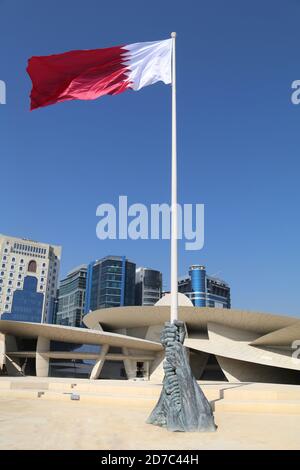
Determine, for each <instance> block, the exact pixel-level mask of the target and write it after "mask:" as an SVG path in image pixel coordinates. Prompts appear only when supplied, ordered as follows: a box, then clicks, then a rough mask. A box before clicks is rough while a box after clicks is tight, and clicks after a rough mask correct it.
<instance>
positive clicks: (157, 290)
mask: <svg viewBox="0 0 300 470" xmlns="http://www.w3.org/2000/svg"><path fill="white" fill-rule="evenodd" d="M161 294H162V274H161V272H160V271H156V270H155V269H150V268H138V269H137V270H136V274H135V305H154V304H156V302H158V301H159V299H160V298H161Z"/></svg>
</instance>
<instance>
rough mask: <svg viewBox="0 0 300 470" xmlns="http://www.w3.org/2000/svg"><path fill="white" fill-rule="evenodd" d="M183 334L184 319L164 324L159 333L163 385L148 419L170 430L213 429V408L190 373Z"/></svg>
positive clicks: (214, 426)
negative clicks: (163, 375)
mask: <svg viewBox="0 0 300 470" xmlns="http://www.w3.org/2000/svg"><path fill="white" fill-rule="evenodd" d="M184 338H185V326H184V323H183V322H180V321H176V322H174V323H166V324H165V328H164V329H163V331H162V334H161V342H162V345H163V346H164V348H165V361H164V364H163V367H164V371H165V377H164V381H163V389H162V392H161V395H160V398H159V401H158V403H157V405H156V407H155V408H154V410H153V411H152V413H151V415H150V416H149V418H148V420H147V423H150V424H155V425H157V426H164V427H166V428H167V429H168V430H169V431H207V432H209V431H215V430H216V425H215V423H214V417H213V413H212V409H211V406H210V404H209V402H208V400H207V399H206V397H205V395H204V394H203V392H202V390H201V389H200V387H199V385H198V384H197V382H196V379H195V378H194V376H193V375H192V371H191V368H190V365H189V360H188V355H187V351H186V348H185V347H184V346H183V342H184Z"/></svg>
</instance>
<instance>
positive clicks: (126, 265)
mask: <svg viewBox="0 0 300 470" xmlns="http://www.w3.org/2000/svg"><path fill="white" fill-rule="evenodd" d="M135 268H136V265H135V263H132V262H130V261H128V260H127V259H126V257H125V256H106V257H105V258H102V259H100V260H97V261H93V262H92V263H90V264H89V266H88V271H87V284H86V301H85V313H88V312H89V311H91V310H97V309H98V308H108V307H120V306H124V305H134V304H135Z"/></svg>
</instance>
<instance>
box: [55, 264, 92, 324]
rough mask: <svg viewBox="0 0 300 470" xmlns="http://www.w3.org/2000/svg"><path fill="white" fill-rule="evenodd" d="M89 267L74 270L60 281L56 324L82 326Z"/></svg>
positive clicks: (83, 266) (84, 266)
mask: <svg viewBox="0 0 300 470" xmlns="http://www.w3.org/2000/svg"><path fill="white" fill-rule="evenodd" d="M86 277H87V265H82V266H79V267H78V268H75V269H73V270H72V271H71V272H70V273H69V274H68V275H67V277H66V278H65V279H63V280H62V281H60V285H59V293H58V306H57V312H56V318H55V323H56V324H58V325H66V326H81V323H82V317H83V314H84V304H85V292H86Z"/></svg>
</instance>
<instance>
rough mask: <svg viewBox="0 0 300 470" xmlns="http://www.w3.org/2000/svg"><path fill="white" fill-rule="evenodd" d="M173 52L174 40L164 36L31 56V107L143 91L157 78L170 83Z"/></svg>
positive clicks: (156, 80)
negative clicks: (142, 40) (149, 39)
mask: <svg viewBox="0 0 300 470" xmlns="http://www.w3.org/2000/svg"><path fill="white" fill-rule="evenodd" d="M171 55H172V39H165V40H163V41H154V42H138V43H135V44H129V45H125V46H115V47H108V48H105V49H92V50H82V51H70V52H65V53H63V54H55V55H49V56H35V57H31V58H30V59H29V61H28V67H27V71H28V74H29V75H30V78H31V80H32V91H31V95H30V96H31V109H36V108H40V107H42V106H48V105H50V104H54V103H59V102H61V101H68V100H76V99H77V100H93V99H95V98H99V97H100V96H104V95H116V94H118V93H122V92H123V91H125V90H127V89H132V90H140V89H141V88H143V87H145V86H147V85H152V84H153V83H156V82H158V81H162V82H164V83H166V84H169V83H171Z"/></svg>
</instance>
